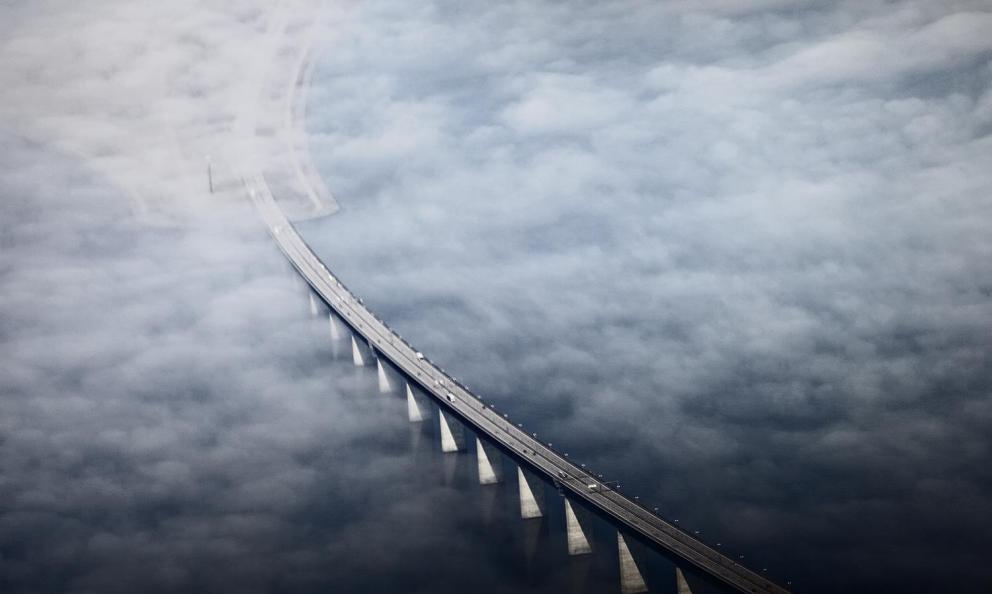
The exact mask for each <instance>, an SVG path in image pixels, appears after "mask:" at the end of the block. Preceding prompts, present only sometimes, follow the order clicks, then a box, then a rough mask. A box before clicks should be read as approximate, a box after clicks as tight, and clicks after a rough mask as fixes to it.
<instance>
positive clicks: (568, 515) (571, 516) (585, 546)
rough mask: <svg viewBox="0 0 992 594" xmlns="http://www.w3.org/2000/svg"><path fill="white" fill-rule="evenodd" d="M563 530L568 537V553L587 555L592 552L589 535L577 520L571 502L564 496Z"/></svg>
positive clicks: (577, 517)
mask: <svg viewBox="0 0 992 594" xmlns="http://www.w3.org/2000/svg"><path fill="white" fill-rule="evenodd" d="M565 531H566V538H567V539H568V554H569V555H587V554H589V553H591V552H592V545H591V544H590V543H589V536H588V535H587V534H586V531H585V530H584V529H583V528H582V523H581V522H579V516H578V515H576V513H575V509H574V508H573V507H572V502H571V501H569V500H568V498H567V497H566V498H565Z"/></svg>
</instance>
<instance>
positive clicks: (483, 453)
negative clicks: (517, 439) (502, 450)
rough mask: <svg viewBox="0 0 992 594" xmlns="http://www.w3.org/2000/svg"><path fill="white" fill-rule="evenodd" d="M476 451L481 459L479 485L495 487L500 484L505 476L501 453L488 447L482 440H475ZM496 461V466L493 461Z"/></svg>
mask: <svg viewBox="0 0 992 594" xmlns="http://www.w3.org/2000/svg"><path fill="white" fill-rule="evenodd" d="M475 451H476V455H477V457H478V459H479V484H480V485H494V484H496V483H498V482H499V480H500V476H501V475H502V474H503V473H502V472H501V471H502V468H501V467H502V464H500V458H499V452H498V451H495V450H494V449H491V448H488V447H486V444H484V443H482V440H481V439H479V438H478V437H476V438H475ZM494 460H495V464H494V463H493V461H494Z"/></svg>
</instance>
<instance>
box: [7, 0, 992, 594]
mask: <svg viewBox="0 0 992 594" xmlns="http://www.w3.org/2000/svg"><path fill="white" fill-rule="evenodd" d="M321 9H322V18H321V21H320V26H319V27H318V28H316V29H315V30H312V29H310V25H309V24H310V23H311V22H312V19H313V17H314V15H315V14H316V13H317V6H316V4H314V3H311V2H305V1H299V2H295V1H290V2H283V3H277V4H272V5H264V6H263V5H262V4H260V3H258V2H255V1H253V0H244V1H240V2H235V3H230V2H225V3H206V4H203V3H194V2H170V3H159V4H154V3H140V2H138V3H136V2H123V1H118V0H99V1H96V2H86V3H75V4H73V3H66V2H62V1H59V0H42V1H38V2H34V1H32V2H24V1H18V2H7V3H4V4H3V5H2V6H0V57H2V59H0V83H2V86H0V126H2V130H3V133H2V134H0V143H2V151H0V165H2V169H0V172H2V173H0V199H2V205H3V206H2V209H3V210H2V211H0V215H2V216H0V221H2V234H0V246H2V248H3V249H2V250H0V275H2V276H0V283H2V301H0V312H2V316H0V320H2V326H0V340H2V342H0V345H2V346H0V349H2V352H3V353H4V356H3V362H2V364H0V386H2V389H3V393H2V398H0V407H2V409H0V553H2V554H0V589H4V590H5V591H7V590H9V591H32V592H36V591H66V590H73V591H115V590H120V591H136V590H142V591H147V590H156V589H158V590H162V591H176V590H182V591H190V590H198V589H199V590H209V591H218V590H223V589H230V590H232V591H241V592H243V591H251V590H259V591H261V590H266V591H272V590H287V591H289V590H292V591H294V592H299V591H307V590H313V591H318V590H320V591H328V590H329V589H332V588H333V589H334V590H335V591H356V592H357V591H368V590H369V589H376V590H380V591H398V590H399V589H400V587H401V586H403V587H409V588H410V589H412V590H416V589H417V588H421V589H422V590H423V591H431V592H440V591H444V589H445V588H449V589H454V588H459V587H465V588H467V589H469V590H472V591H482V590H484V589H487V588H488V589H489V590H490V591H500V590H501V589H502V590H504V591H526V590H530V591H535V592H538V591H561V589H562V587H561V586H562V584H563V583H566V582H563V581H556V580H558V578H560V577H562V576H561V575H560V573H561V572H566V573H567V571H566V569H563V566H561V564H560V563H558V564H553V563H551V562H550V561H549V562H548V563H546V564H540V563H537V564H534V565H533V566H531V567H537V568H542V570H541V571H539V572H537V575H545V574H551V575H552V576H556V577H546V578H543V579H544V580H545V581H541V579H537V578H533V576H532V575H530V574H528V575H525V576H523V577H521V575H519V574H518V573H517V571H520V565H521V564H520V563H518V562H517V561H515V559H517V557H514V556H513V555H507V554H503V552H505V551H507V550H515V549H512V547H513V546H516V545H515V544H514V543H519V542H520V541H522V540H523V539H521V538H520V534H518V533H517V532H514V530H516V529H518V528H519V526H516V525H515V524H514V525H510V524H509V523H507V525H506V526H504V525H502V524H500V523H499V522H495V523H490V524H486V523H484V522H482V521H481V520H480V519H479V517H478V516H479V514H478V513H477V512H478V510H476V509H475V508H471V509H470V508H468V507H464V506H467V505H468V503H466V502H474V501H475V499H473V498H475V497H476V496H477V495H479V494H478V493H474V492H471V491H470V490H468V489H467V487H465V485H464V483H463V484H461V487H460V489H454V488H452V487H453V485H452V483H451V481H448V482H446V477H450V476H451V475H450V472H454V471H453V470H452V468H441V467H439V466H438V462H437V460H436V459H433V458H431V457H430V456H426V457H421V458H417V459H411V458H410V456H409V455H408V450H409V444H408V443H407V439H408V438H409V435H408V434H407V433H405V431H406V429H405V427H404V426H403V425H404V423H403V421H402V409H401V405H402V403H401V402H396V401H389V400H370V399H368V398H366V396H368V391H369V390H370V388H371V387H372V378H370V377H368V376H364V375H361V374H358V375H352V374H349V373H347V366H344V367H343V368H342V366H340V365H333V364H328V362H327V361H328V359H330V358H331V353H330V352H329V351H330V349H329V347H328V345H327V344H326V343H325V342H323V340H324V337H323V336H322V335H321V337H320V338H319V339H318V340H313V339H312V336H311V335H310V330H312V328H310V327H309V326H308V325H307V324H306V323H305V322H304V321H303V320H301V319H300V318H299V317H298V315H299V311H300V310H302V309H303V304H302V303H301V302H300V301H297V302H295V303H293V302H291V300H292V299H293V297H292V296H293V295H294V292H293V290H292V289H290V287H289V286H287V285H286V281H285V280H284V279H283V278H281V277H279V276H278V275H276V274H274V273H273V271H272V268H271V267H272V266H273V265H274V262H275V260H274V258H275V255H274V254H273V253H271V252H270V251H269V250H270V249H271V246H270V244H269V243H268V241H267V239H266V238H264V236H262V235H261V234H260V229H259V228H258V227H256V225H255V221H254V220H253V219H252V213H251V212H250V211H249V210H246V209H245V208H244V207H243V206H241V205H242V204H243V203H242V202H241V200H242V199H243V197H242V196H241V195H240V192H239V191H238V190H239V188H238V185H237V183H236V178H237V175H238V174H240V173H244V172H245V171H254V170H257V169H266V170H267V171H268V172H270V173H271V172H276V171H279V170H281V169H283V168H284V167H285V164H286V151H285V149H286V147H287V146H291V145H292V142H293V140H292V138H289V139H287V135H290V136H291V134H290V133H289V132H287V128H286V119H287V117H288V112H287V109H286V99H287V97H286V95H287V93H290V91H291V89H292V83H293V81H292V76H293V73H294V68H295V65H296V64H297V63H298V60H299V59H300V52H301V49H302V46H304V45H305V44H306V42H307V39H308V36H309V35H310V34H311V33H313V34H315V35H316V39H317V40H318V41H319V43H318V47H319V50H318V51H319V53H318V56H317V57H318V60H319V63H318V66H317V75H316V77H317V78H316V82H315V87H314V89H313V91H312V93H311V95H310V97H309V101H308V105H309V110H310V112H309V117H310V128H311V132H312V134H313V138H312V139H311V141H312V143H313V146H314V147H315V149H316V155H317V157H318V161H319V164H320V166H321V170H322V172H323V173H324V174H325V177H326V181H327V182H328V185H329V187H330V188H331V190H332V191H333V192H334V193H335V195H336V196H338V197H339V199H340V201H341V204H342V206H343V211H342V212H341V213H340V214H339V215H336V216H335V217H332V218H329V219H327V220H326V221H321V222H318V223H312V224H308V225H307V226H305V232H306V233H307V237H308V239H310V240H312V242H313V243H314V244H315V245H317V246H318V247H319V249H320V251H321V254H322V255H323V256H325V258H326V259H327V261H328V263H329V264H330V266H331V267H332V268H333V269H334V270H335V271H336V272H337V273H339V274H340V275H341V276H342V277H343V278H344V279H345V280H346V281H348V282H349V283H350V284H351V285H352V286H353V288H355V289H356V290H357V292H358V293H359V294H360V295H363V296H364V297H365V298H366V301H367V302H369V303H372V304H373V309H375V310H376V311H377V312H380V313H381V314H382V315H383V317H384V318H385V319H387V320H388V321H389V322H390V323H391V324H395V326H396V327H398V328H399V329H400V331H401V332H402V333H403V334H404V335H405V336H407V337H408V338H409V339H410V340H411V341H413V342H414V343H415V344H417V345H418V346H419V347H421V348H423V349H424V350H425V352H427V353H428V354H430V355H431V356H432V357H434V358H436V359H438V360H440V361H442V362H443V363H444V365H445V367H446V368H448V369H449V370H451V371H452V373H454V374H455V375H456V376H459V377H462V378H463V379H464V380H465V381H466V382H467V383H468V384H469V385H471V386H472V387H473V388H476V389H478V391H479V392H481V393H482V394H483V395H484V396H485V397H486V398H488V399H491V400H493V401H494V402H496V403H497V405H498V406H499V407H500V408H502V409H504V410H507V411H509V412H510V414H511V415H512V416H513V417H514V418H515V419H517V420H519V421H522V422H525V423H526V425H527V426H528V428H531V429H532V430H533V431H537V432H539V434H540V435H541V436H542V437H543V438H546V439H548V440H551V441H553V442H554V443H555V444H556V446H558V447H561V448H563V449H566V450H568V451H570V452H571V453H572V455H573V456H574V457H575V458H576V459H579V460H581V461H585V462H588V463H589V464H590V465H591V466H592V467H594V468H598V469H602V470H604V471H609V472H610V473H612V474H615V477H611V478H619V479H621V480H622V481H623V483H624V485H625V488H626V489H627V490H628V492H631V493H633V494H639V495H641V496H642V497H643V499H644V500H645V501H651V502H653V503H654V504H657V505H659V506H661V508H662V511H663V513H665V514H666V515H668V516H670V517H679V518H680V519H681V520H682V522H683V525H686V526H687V527H690V528H699V529H701V530H702V533H703V538H704V539H706V540H709V541H711V542H714V541H722V542H723V543H724V545H725V547H726V549H727V550H728V551H731V552H737V551H740V552H743V553H745V554H746V557H747V560H748V561H749V562H752V563H755V564H757V566H759V567H760V566H763V565H765V564H767V565H768V566H769V568H770V569H771V570H772V571H773V572H774V575H776V576H777V577H780V578H792V579H793V580H794V582H795V584H796V587H797V590H798V591H802V592H841V591H843V592H857V591H865V592H867V591H872V592H877V591H888V590H896V589H898V590H900V591H906V592H914V591H915V592H929V591H947V590H954V591H959V592H981V591H986V590H988V587H989V584H990V580H992V577H990V576H989V574H988V572H987V570H986V569H985V564H984V559H985V558H986V557H987V553H988V544H987V543H988V535H989V534H990V533H992V527H990V526H989V523H988V518H992V513H989V512H990V509H992V502H990V492H992V476H990V475H989V472H988V470H987V469H986V468H987V467H988V464H987V460H988V456H989V447H990V444H989V440H988V436H987V427H988V425H989V421H990V420H992V407H990V404H989V400H988V394H989V388H990V385H992V377H990V371H989V370H990V369H992V364H990V363H992V362H990V357H989V353H990V352H992V344H990V334H989V327H990V320H992V306H990V301H989V300H990V295H992V285H990V283H989V279H990V278H992V270H990V264H989V262H992V257H990V256H992V239H990V235H989V233H988V232H987V227H988V222H989V221H990V218H992V216H990V215H992V212H990V210H992V203H990V195H992V194H990V192H989V188H990V187H992V173H990V172H992V162H990V155H992V151H990V149H992V146H990V144H992V141H990V136H989V132H990V131H992V89H990V86H989V81H990V79H992V66H990V62H989V60H990V50H992V47H990V45H992V44H990V41H989V40H990V39H992V36H990V35H989V27H990V25H989V14H988V7H987V6H986V5H984V3H982V2H929V1H917V2H914V1H906V2H896V3H883V2H834V3H830V4H823V5H815V6H814V5H811V4H809V3H804V2H792V1H778V0H771V1H758V2H725V1H721V0H718V1H712V2H664V3H662V2H653V3H648V2H635V1H630V2H619V3H594V2H565V3H563V2H558V3H552V2H516V3H507V4H491V3H457V4H453V3H440V2H438V3H419V4H415V5H411V4H410V3H401V2H363V3H338V2H326V3H323V5H322V6H321ZM208 154H209V155H212V156H213V158H214V164H215V168H216V173H217V175H218V185H219V187H218V191H217V192H216V193H215V194H213V195H211V194H209V193H208V192H207V190H206V187H205V179H204V177H205V171H204V169H205V167H204V159H205V156H206V155H208ZM277 181H280V184H278V185H280V188H279V190H280V192H281V191H282V190H283V189H284V188H283V187H282V186H286V188H287V189H291V188H290V187H289V185H290V182H287V181H285V180H277ZM126 204H130V205H132V209H133V210H135V211H137V212H138V213H140V214H141V215H142V216H141V218H140V220H141V221H146V222H147V221H155V222H168V223H170V224H172V223H175V222H176V221H177V220H184V219H185V220H186V221H187V223H186V225H185V226H181V227H178V228H177V227H174V226H169V227H166V228H160V227H157V228H149V227H147V226H143V225H137V224H135V223H134V221H132V220H131V219H130V218H129V217H128V215H127V212H128V209H127V208H125V205H126ZM180 215H182V216H180ZM322 330H323V329H322ZM393 405H400V409H399V410H397V409H396V408H395V407H393ZM455 468H456V470H457V468H460V469H461V471H462V474H461V475H458V476H465V472H464V471H465V467H464V465H463V466H461V467H455ZM456 474H457V473H456ZM456 484H457V481H456ZM466 491H467V492H466ZM459 502H461V503H459ZM397 526H401V527H403V529H402V530H399V531H398V530H397ZM514 526H516V528H514ZM483 535H485V536H483ZM552 541H553V539H551V540H549V542H552ZM486 543H489V544H486ZM559 544H560V543H559ZM442 545H443V546H445V547H446V550H448V551H449V555H451V557H450V561H451V563H450V564H448V566H447V567H443V566H441V567H438V566H436V565H434V563H433V561H434V559H433V557H432V555H433V554H434V551H436V550H438V548H439V547H441V546H442ZM549 555H550V553H549ZM604 558H605V557H604ZM332 561H333V562H332ZM428 565H430V566H431V567H434V569H432V570H431V571H430V572H425V571H424V567H425V566H428ZM52 568H56V569H57V571H54V572H53V571H52ZM341 568H347V570H344V569H341ZM447 571H451V572H452V573H450V574H449V573H446V572H447ZM556 572H557V573H556ZM53 573H55V574H56V575H55V577H51V575H52V574H53ZM589 575H590V576H599V575H600V574H599V573H597V572H593V573H590V574H589ZM603 575H605V576H606V578H603V579H604V583H608V582H609V581H610V579H607V578H609V577H610V574H609V572H608V571H607V572H605V573H604V574H603ZM588 579H590V580H595V579H599V578H595V577H589V578H588ZM432 580H433V581H432ZM411 584H412V585H411ZM592 585H595V586H599V585H601V584H599V583H598V582H596V583H594V584H591V586H592ZM591 589H592V588H591Z"/></svg>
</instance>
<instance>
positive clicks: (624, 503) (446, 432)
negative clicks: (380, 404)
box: [244, 175, 788, 594]
mask: <svg viewBox="0 0 992 594" xmlns="http://www.w3.org/2000/svg"><path fill="white" fill-rule="evenodd" d="M244 184H245V187H246V190H247V192H248V194H249V196H250V197H251V199H252V201H253V202H254V204H255V206H256V208H257V209H258V211H259V213H260V214H261V216H262V219H263V220H264V222H265V224H266V225H267V227H268V230H269V233H270V234H271V235H272V237H273V238H274V239H275V241H276V243H277V244H278V246H279V249H280V250H281V251H282V252H283V254H284V255H285V256H286V258H287V259H288V260H289V262H290V263H291V264H292V265H293V267H294V268H295V269H296V271H297V272H298V273H299V275H300V276H301V277H302V278H303V279H304V280H305V281H306V282H307V283H308V284H309V286H310V288H311V289H312V291H313V293H311V299H313V295H314V294H316V295H317V296H319V298H320V299H321V300H322V301H323V302H324V303H325V304H326V305H327V307H329V308H330V310H331V313H330V314H329V316H330V324H331V327H332V331H335V332H337V331H339V330H336V326H335V325H336V324H338V323H339V322H338V321H337V320H340V321H343V322H344V323H345V324H347V326H348V327H349V328H350V329H351V331H352V332H353V334H352V336H351V346H352V354H353V357H354V360H355V364H356V365H364V364H365V361H364V359H365V357H366V355H365V354H363V353H367V354H369V355H371V356H374V357H375V358H376V365H377V368H378V374H379V387H380V390H382V391H386V390H388V389H390V388H389V378H388V374H387V373H386V366H389V367H391V368H392V370H393V373H398V374H400V375H401V376H402V378H403V379H404V380H405V382H406V395H407V399H408V408H409V414H410V420H411V421H417V420H421V419H422V416H421V413H420V412H419V411H418V405H417V403H416V401H415V399H414V396H413V391H412V390H411V385H413V386H416V387H419V390H420V391H423V392H424V393H426V394H428V395H430V396H431V397H432V398H433V399H434V400H435V401H436V402H437V403H438V407H439V410H440V411H441V414H440V415H439V416H440V425H441V440H442V450H443V451H446V452H451V451H458V450H459V449H460V447H459V446H457V445H456V444H455V439H454V437H453V434H452V430H451V423H452V422H454V419H460V420H461V421H462V422H463V423H465V424H467V425H468V426H469V427H471V428H472V429H473V430H474V431H475V432H476V433H477V435H479V436H481V437H480V438H477V439H476V447H477V449H478V458H479V479H480V482H482V483H487V482H496V481H497V480H499V478H498V476H497V473H496V472H495V470H494V468H493V466H492V464H491V462H490V460H491V457H492V453H491V448H492V444H495V445H496V446H497V447H499V448H500V449H502V450H503V451H506V452H508V453H509V454H510V455H511V456H512V457H513V458H514V459H515V460H516V461H517V465H518V469H517V474H518V481H519V493H520V507H521V516H522V517H524V518H528V517H539V516H541V515H542V503H541V501H539V500H538V499H539V498H538V497H536V496H535V492H536V491H537V485H536V484H534V483H533V481H534V480H535V479H533V478H530V477H528V476H527V474H531V475H532V476H537V477H543V479H544V480H546V481H549V482H552V483H554V484H555V485H557V486H559V488H560V489H561V490H562V491H563V493H564V494H565V515H566V520H567V522H566V524H567V530H568V545H569V547H568V549H569V553H570V554H583V553H588V552H589V551H590V550H591V548H590V546H589V543H588V537H587V532H586V531H585V530H584V529H583V527H582V525H581V523H580V521H579V519H578V516H577V515H576V514H575V511H574V508H573V505H572V502H573V501H576V502H577V501H581V502H584V503H585V504H586V505H587V506H588V507H591V508H592V509H594V510H596V511H598V512H599V513H600V514H601V515H603V516H606V517H607V518H609V519H610V520H611V521H612V523H614V524H615V525H616V526H617V528H618V531H617V547H618V549H617V550H618V555H619V558H620V589H621V592H623V593H625V594H627V593H631V594H632V593H635V592H646V591H647V585H646V583H645V581H644V578H643V576H642V574H641V572H640V570H639V568H638V564H637V562H636V561H635V560H634V558H633V556H632V555H631V552H630V548H629V545H628V544H627V542H626V540H625V538H624V534H627V535H628V537H630V536H636V537H639V539H640V540H641V541H642V542H645V543H647V544H648V545H649V546H651V547H652V548H656V549H658V550H660V551H662V552H663V553H665V554H666V555H667V556H669V557H671V558H674V559H675V560H676V571H675V574H676V576H675V577H676V582H677V590H678V592H679V594H686V593H690V592H691V589H690V587H689V585H688V583H687V582H686V580H685V577H684V574H683V568H688V567H691V568H693V569H694V570H695V571H696V572H698V573H702V574H703V575H705V576H708V577H709V578H711V579H712V580H714V581H716V582H719V583H723V584H725V585H726V586H730V587H731V588H733V589H735V590H737V591H740V592H747V593H756V592H761V593H769V594H788V590H787V589H785V588H783V587H781V586H779V585H777V584H775V583H773V582H771V581H770V580H768V579H767V578H766V577H764V576H763V575H761V574H759V573H757V572H755V571H752V570H750V569H748V568H746V567H744V566H743V565H741V564H740V563H738V562H737V561H735V560H733V559H731V558H729V557H727V556H726V555H724V554H722V553H720V552H719V551H717V550H715V549H713V548H712V547H710V546H708V545H706V544H705V543H703V542H701V541H699V540H698V539H696V538H694V537H693V536H691V535H690V534H687V533H686V532H684V531H683V530H681V529H679V528H678V527H676V526H674V525H673V524H671V523H669V522H667V521H665V520H664V519H662V518H660V517H658V516H657V515H656V514H654V513H653V512H652V511H650V510H648V509H647V508H645V507H642V506H641V505H640V504H638V503H637V502H635V501H633V500H631V499H629V498H627V497H625V496H624V495H623V494H622V493H619V492H617V491H616V490H614V489H612V488H610V487H609V486H608V485H606V484H604V483H603V482H602V480H601V479H600V478H599V477H597V476H596V475H594V474H592V473H591V472H589V471H587V470H586V469H585V468H583V467H581V466H579V465H577V464H574V463H572V462H571V461H569V460H568V459H567V458H566V457H565V456H564V455H562V454H560V453H558V452H556V451H555V450H553V449H552V448H551V447H549V446H548V445H546V444H544V443H541V442H540V441H538V440H537V439H536V437H535V436H533V435H528V434H527V433H526V432H525V431H523V430H522V429H521V428H519V427H518V426H515V425H514V424H513V423H511V422H510V421H509V420H508V419H507V418H506V416H505V415H501V414H499V413H498V412H496V411H495V410H494V409H493V408H492V407H491V406H487V405H486V403H485V402H483V401H482V400H481V399H480V398H479V397H478V396H476V395H475V394H473V393H472V392H470V391H469V390H468V389H467V388H465V387H464V386H463V385H461V384H460V383H459V382H458V381H456V380H455V379H454V378H452V377H451V376H450V375H448V374H447V373H445V372H444V370H442V369H441V368H440V367H438V366H437V365H435V364H433V363H432V362H431V361H430V360H429V359H428V358H427V357H425V356H424V355H423V354H422V353H420V352H419V351H417V350H416V349H415V348H413V347H412V346H411V345H410V344H409V343H407V342H406V341H405V340H404V339H403V338H402V337H401V336H400V335H399V334H397V333H396V332H394V331H393V330H391V329H390V328H389V326H387V325H386V323H385V322H383V321H382V320H380V319H379V318H377V317H376V316H375V314H373V313H372V312H371V311H370V310H369V309H368V308H367V307H365V305H364V304H363V303H362V301H361V299H359V298H358V297H356V296H355V295H354V294H352V293H351V292H350V291H349V290H348V289H347V288H346V287H345V286H344V284H342V282H341V281H340V280H339V279H337V278H336V277H335V276H334V274H332V273H331V271H330V270H328V268H327V266H326V265H325V264H324V263H323V262H321V260H320V258H318V257H317V255H316V254H315V253H314V252H313V250H312V249H311V248H310V246H309V245H307V243H306V241H304V239H303V238H302V237H301V236H300V234H299V233H298V232H297V230H296V228H295V227H294V226H293V224H292V223H291V222H290V220H289V219H288V218H287V216H286V215H285V213H283V211H282V209H281V208H280V207H279V204H278V203H277V202H276V200H275V198H274V197H273V195H272V193H271V191H270V189H269V187H268V184H267V183H266V181H265V178H264V176H262V175H256V176H254V177H251V178H246V179H245V180H244ZM311 305H312V306H313V305H314V302H311ZM335 316H337V319H335ZM356 336H357V337H360V338H359V339H357V340H356ZM366 344H367V345H368V347H367V348H366V347H365V345H366ZM383 361H385V362H386V366H384V364H383ZM483 437H484V438H485V440H487V442H489V443H484V442H483V440H482V438H483ZM523 468H526V469H527V471H528V473H527V474H525V473H524V472H523V470H522V469H523Z"/></svg>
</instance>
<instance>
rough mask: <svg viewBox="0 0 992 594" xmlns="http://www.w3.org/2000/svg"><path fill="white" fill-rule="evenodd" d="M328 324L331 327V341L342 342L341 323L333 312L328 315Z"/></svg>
mask: <svg viewBox="0 0 992 594" xmlns="http://www.w3.org/2000/svg"><path fill="white" fill-rule="evenodd" d="M327 322H328V324H330V327H331V340H333V341H334V342H337V341H339V340H341V336H342V334H343V333H342V332H341V323H340V322H338V320H337V318H335V317H334V312H333V311H331V312H328V313H327Z"/></svg>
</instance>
